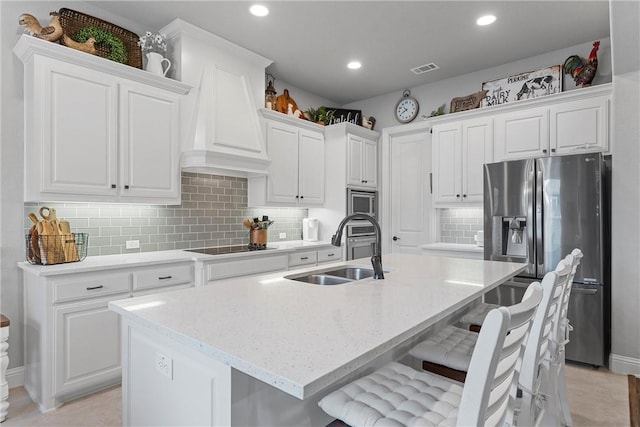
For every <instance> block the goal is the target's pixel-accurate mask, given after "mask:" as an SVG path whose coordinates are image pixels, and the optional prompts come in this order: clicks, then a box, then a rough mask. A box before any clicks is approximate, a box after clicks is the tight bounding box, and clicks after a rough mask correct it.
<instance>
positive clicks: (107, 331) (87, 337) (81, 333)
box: [53, 295, 126, 395]
mask: <svg viewBox="0 0 640 427" xmlns="http://www.w3.org/2000/svg"><path fill="white" fill-rule="evenodd" d="M125 297H126V295H123V296H122V298H125ZM53 311H54V320H55V326H54V329H55V337H56V339H55V340H54V352H55V359H54V361H55V365H54V381H53V383H54V395H57V394H61V393H68V392H72V391H75V390H82V389H84V388H86V387H89V386H91V385H93V384H96V383H100V382H106V381H108V380H110V379H117V378H119V377H120V316H119V315H118V314H117V313H115V312H113V311H111V310H109V308H108V307H107V300H101V301H92V302H82V303H76V304H67V305H62V306H59V307H55V308H54V309H53Z"/></svg>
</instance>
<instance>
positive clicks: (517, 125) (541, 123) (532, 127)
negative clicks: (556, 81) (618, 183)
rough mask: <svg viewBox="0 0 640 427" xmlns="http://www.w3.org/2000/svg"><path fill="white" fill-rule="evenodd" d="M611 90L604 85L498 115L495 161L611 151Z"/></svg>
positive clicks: (538, 100)
mask: <svg viewBox="0 0 640 427" xmlns="http://www.w3.org/2000/svg"><path fill="white" fill-rule="evenodd" d="M610 92H611V88H610V85H600V86H595V87H592V88H588V89H580V90H575V91H571V92H568V93H566V94H560V95H556V96H553V97H548V98H550V99H551V100H553V102H551V100H549V101H548V100H546V99H545V98H547V97H543V98H538V99H536V101H535V102H536V104H535V105H538V106H535V107H528V108H520V109H512V110H510V111H509V112H504V113H500V114H497V115H495V116H494V118H495V161H502V160H512V159H525V158H529V157H544V156H558V155H564V154H575V153H583V152H588V151H604V152H610V151H611V150H610V147H609V126H608V125H609V102H610Z"/></svg>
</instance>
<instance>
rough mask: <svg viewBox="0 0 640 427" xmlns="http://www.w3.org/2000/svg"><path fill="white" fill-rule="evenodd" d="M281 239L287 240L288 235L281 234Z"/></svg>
mask: <svg viewBox="0 0 640 427" xmlns="http://www.w3.org/2000/svg"><path fill="white" fill-rule="evenodd" d="M279 237H280V238H281V239H286V238H287V233H280V234H279Z"/></svg>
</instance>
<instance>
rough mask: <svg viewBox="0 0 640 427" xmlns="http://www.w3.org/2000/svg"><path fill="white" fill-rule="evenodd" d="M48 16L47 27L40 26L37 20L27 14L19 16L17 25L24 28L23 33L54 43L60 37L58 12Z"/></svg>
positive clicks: (60, 29) (60, 27) (60, 26)
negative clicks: (49, 19) (49, 18)
mask: <svg viewBox="0 0 640 427" xmlns="http://www.w3.org/2000/svg"><path fill="white" fill-rule="evenodd" d="M49 15H51V21H50V22H49V25H48V26H47V27H43V26H42V25H40V22H39V21H38V19H37V18H36V17H35V16H33V15H29V14H28V13H23V14H22V15H20V20H19V21H18V23H19V24H20V25H22V26H23V27H24V31H25V32H26V33H29V34H31V35H32V36H34V37H37V38H39V39H43V40H47V41H50V42H55V41H57V40H58V39H59V38H60V37H62V25H60V14H59V13H58V12H51V13H50V14H49Z"/></svg>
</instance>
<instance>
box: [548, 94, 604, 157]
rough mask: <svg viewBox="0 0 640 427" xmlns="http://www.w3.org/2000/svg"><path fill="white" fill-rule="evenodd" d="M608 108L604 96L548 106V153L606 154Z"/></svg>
mask: <svg viewBox="0 0 640 427" xmlns="http://www.w3.org/2000/svg"><path fill="white" fill-rule="evenodd" d="M608 105H609V98H608V97H606V96H603V97H598V98H591V99H583V100H579V101H573V102H564V103H562V104H557V105H552V106H551V107H550V108H549V113H550V115H551V117H550V129H551V132H550V144H551V154H552V155H554V154H567V153H583V152H587V151H607V150H608V148H609V137H608V136H609V134H608V132H609V131H608V126H607V123H608V122H609V120H608Z"/></svg>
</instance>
